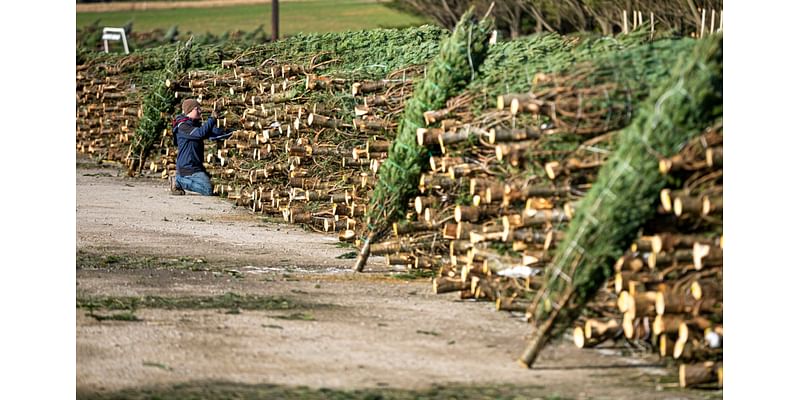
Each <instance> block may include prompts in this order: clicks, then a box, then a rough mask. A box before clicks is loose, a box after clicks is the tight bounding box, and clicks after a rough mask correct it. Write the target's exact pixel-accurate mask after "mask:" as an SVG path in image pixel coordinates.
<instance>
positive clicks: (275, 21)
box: [272, 0, 278, 42]
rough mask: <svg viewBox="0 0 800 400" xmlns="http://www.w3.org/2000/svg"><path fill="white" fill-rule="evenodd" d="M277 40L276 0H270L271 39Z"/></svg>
mask: <svg viewBox="0 0 800 400" xmlns="http://www.w3.org/2000/svg"><path fill="white" fill-rule="evenodd" d="M277 40H278V0H272V41H273V42H274V41H277Z"/></svg>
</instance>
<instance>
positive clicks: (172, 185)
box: [169, 176, 186, 196]
mask: <svg viewBox="0 0 800 400" xmlns="http://www.w3.org/2000/svg"><path fill="white" fill-rule="evenodd" d="M169 193H170V194H171V195H174V196H183V195H185V194H186V192H185V191H184V190H183V189H180V188H179V187H178V180H177V179H175V177H174V176H170V177H169Z"/></svg>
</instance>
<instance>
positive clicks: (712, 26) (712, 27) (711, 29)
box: [708, 10, 717, 33]
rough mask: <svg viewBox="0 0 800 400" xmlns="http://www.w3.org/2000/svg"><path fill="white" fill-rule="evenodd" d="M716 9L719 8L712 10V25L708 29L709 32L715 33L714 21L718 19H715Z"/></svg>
mask: <svg viewBox="0 0 800 400" xmlns="http://www.w3.org/2000/svg"><path fill="white" fill-rule="evenodd" d="M716 11H717V10H711V27H710V28H709V29H708V32H709V33H714V22H716V21H714V13H715V12H716Z"/></svg>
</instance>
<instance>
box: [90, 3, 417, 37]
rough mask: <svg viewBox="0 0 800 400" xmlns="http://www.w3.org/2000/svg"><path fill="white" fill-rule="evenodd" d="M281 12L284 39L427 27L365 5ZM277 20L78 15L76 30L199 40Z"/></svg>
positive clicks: (256, 11) (241, 10) (298, 6)
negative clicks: (172, 33)
mask: <svg viewBox="0 0 800 400" xmlns="http://www.w3.org/2000/svg"><path fill="white" fill-rule="evenodd" d="M280 7H281V9H280V25H279V27H280V34H281V36H284V35H291V34H295V33H299V32H339V31H347V30H360V29H372V28H389V27H404V26H416V25H421V24H424V23H426V21H424V20H422V19H420V18H418V17H416V16H412V15H408V14H403V13H401V12H399V11H396V10H392V9H390V8H387V7H386V6H385V5H383V4H379V3H373V2H365V1H363V0H336V1H334V0H319V1H308V2H305V1H304V2H296V3H295V2H285V3H281V6H280ZM271 14H272V12H271V8H270V7H269V6H267V5H245V6H231V7H215V8H193V9H183V10H177V9H176V10H149V11H125V12H105V13H76V25H77V28H78V29H80V28H81V27H83V26H85V25H89V24H91V23H93V22H94V21H96V20H98V19H99V20H100V23H101V25H103V26H122V25H124V24H126V23H127V22H129V21H133V30H134V31H138V32H146V31H152V30H154V29H157V28H161V29H164V30H167V29H169V28H170V27H171V26H173V25H177V26H178V29H179V31H180V32H181V33H187V32H193V33H197V34H202V33H206V32H210V33H213V34H221V33H224V32H228V31H236V30H241V31H252V30H254V29H255V28H257V27H258V26H259V25H264V30H265V31H266V32H268V33H269V32H270V29H271V28H270V21H271V18H272V16H271Z"/></svg>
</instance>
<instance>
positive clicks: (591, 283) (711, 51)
mask: <svg viewBox="0 0 800 400" xmlns="http://www.w3.org/2000/svg"><path fill="white" fill-rule="evenodd" d="M721 46H722V40H721V37H719V36H715V37H711V38H709V39H707V40H702V41H698V44H697V46H695V49H694V51H693V53H692V56H691V57H688V58H684V60H683V61H682V62H679V63H678V64H677V66H676V69H675V72H674V75H673V77H672V78H670V79H668V80H666V81H665V82H664V83H663V85H662V86H661V87H660V88H658V89H656V90H654V91H653V92H652V95H651V96H650V97H649V98H648V100H647V101H645V102H644V103H643V108H644V110H642V112H641V114H639V116H638V117H637V118H636V119H635V120H634V122H633V123H632V124H631V125H630V126H629V127H628V128H626V129H625V131H623V133H624V135H623V137H622V138H621V142H620V144H619V146H618V147H617V149H616V150H615V152H614V154H613V156H612V157H613V158H612V159H610V160H609V161H608V162H607V163H606V165H605V166H604V167H603V168H602V170H601V172H600V174H599V177H598V179H597V181H596V182H595V184H594V186H593V187H592V189H591V190H590V192H589V193H588V194H587V196H586V197H585V198H584V199H583V200H582V201H581V202H580V207H579V208H578V210H577V212H576V218H575V221H574V222H573V223H572V224H570V226H569V229H568V231H567V234H566V238H565V241H564V242H562V243H561V244H560V245H559V247H558V250H557V254H556V255H555V256H554V260H553V262H552V264H551V266H550V267H549V268H548V270H547V273H546V282H547V285H546V288H545V290H544V291H542V293H541V294H542V295H541V296H540V297H538V298H537V300H536V301H535V303H534V304H532V312H533V318H534V320H535V321H536V322H537V333H536V337H535V338H534V340H533V341H531V343H530V344H529V346H528V348H527V349H526V351H525V353H524V355H523V356H522V357H521V359H520V362H522V363H524V364H525V365H530V364H531V363H532V362H533V361H534V360H535V358H536V355H537V354H538V352H539V350H540V349H541V347H542V346H543V345H544V343H545V342H546V341H547V340H548V339H549V337H550V334H551V332H552V331H558V330H559V329H564V328H563V325H564V324H565V323H566V324H569V323H570V322H571V321H572V320H574V319H575V317H576V311H580V310H581V308H582V305H583V304H585V303H586V302H587V301H588V300H589V299H591V297H592V296H593V295H594V293H595V292H596V291H597V288H598V287H599V286H600V285H601V283H602V282H604V281H605V279H607V278H608V277H609V276H610V268H609V267H610V266H611V265H613V262H614V260H615V259H616V258H618V257H619V255H620V253H619V249H620V248H622V247H623V246H625V245H626V243H630V241H631V240H632V239H633V238H634V235H635V233H636V231H637V230H639V229H640V228H641V226H642V225H643V224H644V223H645V222H646V221H647V220H648V219H650V217H651V216H652V215H653V214H654V211H655V210H654V209H653V207H652V199H653V198H655V197H656V196H657V195H658V193H659V191H660V190H661V189H662V188H663V187H664V186H665V184H666V179H665V177H664V176H663V175H662V174H661V173H660V172H659V170H658V165H657V162H653V160H652V158H653V156H652V155H653V154H662V155H665V156H671V155H672V154H674V153H676V152H677V150H679V149H680V146H682V145H683V144H685V143H686V142H687V141H689V140H690V139H691V138H692V137H693V136H695V135H697V134H699V133H700V132H701V131H702V129H704V128H705V127H706V126H708V124H710V123H712V122H713V121H715V120H716V119H717V118H718V117H719V116H721V113H722V108H721V106H722V98H721V93H722V90H721V82H722V47H721ZM673 258H674V257H673Z"/></svg>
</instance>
